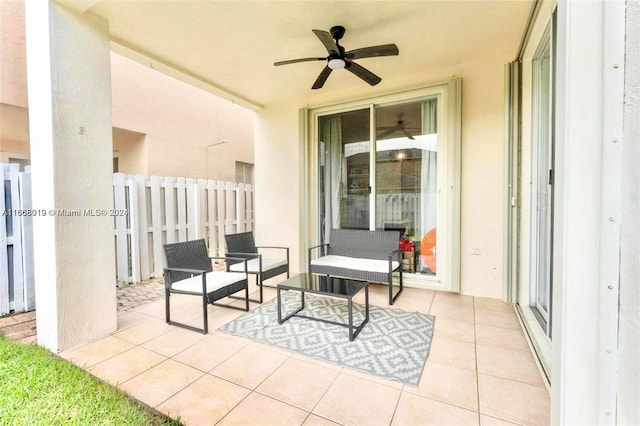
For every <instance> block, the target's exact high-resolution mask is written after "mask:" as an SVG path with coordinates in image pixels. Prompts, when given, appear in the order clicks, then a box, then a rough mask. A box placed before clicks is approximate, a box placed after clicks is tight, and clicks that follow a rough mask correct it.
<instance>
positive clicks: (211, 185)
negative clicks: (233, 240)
mask: <svg viewBox="0 0 640 426" xmlns="http://www.w3.org/2000/svg"><path fill="white" fill-rule="evenodd" d="M207 207H208V208H207V226H208V227H209V229H208V237H209V252H210V254H211V255H212V256H221V254H219V253H221V252H219V251H218V247H220V246H219V245H218V239H217V238H216V183H215V182H214V181H212V180H208V181H207Z"/></svg>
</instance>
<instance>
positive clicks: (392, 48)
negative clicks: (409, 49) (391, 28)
mask: <svg viewBox="0 0 640 426" xmlns="http://www.w3.org/2000/svg"><path fill="white" fill-rule="evenodd" d="M399 53H400V51H399V50H398V46H396V45H395V44H393V43H392V44H381V45H380V46H370V47H363V48H361V49H353V50H350V51H348V52H345V56H346V57H347V58H349V59H361V58H372V57H375V56H395V55H398V54H399Z"/></svg>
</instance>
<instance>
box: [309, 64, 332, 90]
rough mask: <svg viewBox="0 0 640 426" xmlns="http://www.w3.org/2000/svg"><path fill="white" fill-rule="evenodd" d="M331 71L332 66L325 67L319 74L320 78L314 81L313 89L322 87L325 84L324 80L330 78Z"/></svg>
mask: <svg viewBox="0 0 640 426" xmlns="http://www.w3.org/2000/svg"><path fill="white" fill-rule="evenodd" d="M331 71H333V70H332V69H331V68H329V67H328V66H327V67H324V69H323V70H322V71H321V72H320V75H319V76H318V78H317V79H316V82H315V83H313V86H311V88H312V89H320V88H321V87H322V86H324V82H325V81H327V78H329V75H330V74H331Z"/></svg>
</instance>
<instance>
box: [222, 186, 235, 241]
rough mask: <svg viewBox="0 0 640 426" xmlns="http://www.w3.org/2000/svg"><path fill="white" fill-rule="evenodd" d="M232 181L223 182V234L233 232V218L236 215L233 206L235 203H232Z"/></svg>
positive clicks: (233, 192) (233, 193) (233, 194)
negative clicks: (224, 210)
mask: <svg viewBox="0 0 640 426" xmlns="http://www.w3.org/2000/svg"><path fill="white" fill-rule="evenodd" d="M233 186H234V185H233V182H225V187H224V194H225V207H226V212H225V220H224V223H225V226H224V230H225V234H233V219H234V218H235V217H236V214H235V211H234V210H235V207H236V203H234V201H235V200H234V198H235V195H236V194H235V192H236V191H235V189H234V187H233Z"/></svg>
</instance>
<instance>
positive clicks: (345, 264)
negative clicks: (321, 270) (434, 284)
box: [311, 255, 400, 274]
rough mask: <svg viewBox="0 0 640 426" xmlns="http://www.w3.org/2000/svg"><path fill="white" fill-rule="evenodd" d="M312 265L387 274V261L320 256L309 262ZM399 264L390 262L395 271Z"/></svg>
mask: <svg viewBox="0 0 640 426" xmlns="http://www.w3.org/2000/svg"><path fill="white" fill-rule="evenodd" d="M311 264H312V265H318V266H329V267H332V268H344V269H355V270H356V271H369V272H380V273H383V274H384V273H388V272H389V261H388V260H378V259H363V258H360V257H347V256H335V255H329V256H322V257H319V258H317V259H314V260H312V261H311ZM399 265H400V263H398V262H397V261H393V262H391V267H392V268H393V269H394V270H395V269H396V268H397V267H398V266H399Z"/></svg>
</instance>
